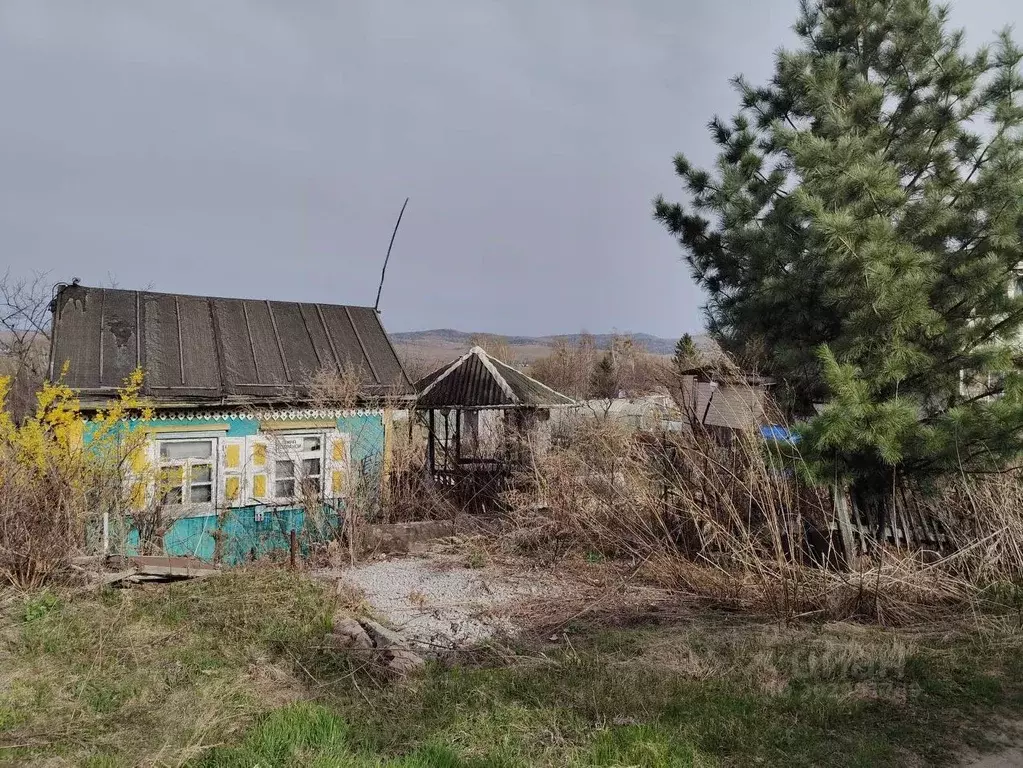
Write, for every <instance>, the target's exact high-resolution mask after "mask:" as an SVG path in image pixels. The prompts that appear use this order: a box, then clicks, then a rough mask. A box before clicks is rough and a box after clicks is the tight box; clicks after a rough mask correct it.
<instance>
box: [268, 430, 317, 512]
mask: <svg viewBox="0 0 1023 768" xmlns="http://www.w3.org/2000/svg"><path fill="white" fill-rule="evenodd" d="M332 434H334V432H333V431H332V430H305V429H303V430H296V431H294V432H291V431H283V430H282V431H280V432H275V433H274V434H273V435H272V436H270V438H269V443H270V456H269V457H268V459H269V460H268V464H269V466H268V467H267V469H268V470H269V472H268V473H267V474H268V477H267V486H268V487H267V494H268V496H269V499H270V501H271V502H272V503H273V504H275V505H278V506H279V505H285V504H291V505H294V504H297V503H300V502H301V501H302V499H303V498H304V497H303V495H302V494H301V493H299V483H301V482H302V481H303V480H304V479H305V478H304V475H303V471H302V468H303V465H304V463H305V462H306V461H309V460H314V459H318V460H319V462H320V473H319V475H318V477H319V483H320V487H319V493H318V497H319V498H320V499H321V500H322V499H326V498H329V496H328V494H327V493H326V491H327V488H328V487H329V482H330V476H329V475H328V472H327V464H328V461H327V455H328V454H327V451H328V446H329V444H330V438H331V435H332ZM313 438H315V439H318V440H319V441H320V446H319V448H318V449H315V450H305V449H304V446H303V448H301V449H298V450H297V451H296V450H295V449H293V448H291V447H288V446H285V445H284V441H285V440H299V441H303V442H304V441H305V440H309V439H313ZM278 462H291V464H292V470H293V473H294V474H293V475H292V476H290V477H279V476H278V474H277V464H278ZM288 480H293V482H294V489H293V492H292V494H291V495H286V494H279V493H278V492H277V483H278V482H279V481H280V482H286V481H288Z"/></svg>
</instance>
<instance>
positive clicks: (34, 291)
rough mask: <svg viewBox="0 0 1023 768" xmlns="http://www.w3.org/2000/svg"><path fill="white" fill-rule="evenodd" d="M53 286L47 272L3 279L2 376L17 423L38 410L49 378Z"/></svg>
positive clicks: (0, 306) (0, 321) (0, 307)
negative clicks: (38, 392) (7, 383)
mask: <svg viewBox="0 0 1023 768" xmlns="http://www.w3.org/2000/svg"><path fill="white" fill-rule="evenodd" d="M50 291H51V283H50V279H49V276H48V275H47V274H46V273H45V272H35V273H33V274H32V275H31V276H29V277H21V278H18V277H15V276H14V275H12V274H11V273H10V271H8V272H6V273H5V274H4V275H3V276H2V277H0V376H10V377H11V384H10V390H9V392H8V395H7V408H8V409H9V411H10V412H11V414H12V415H13V416H14V418H15V420H16V421H20V420H21V419H23V418H24V417H25V416H27V415H29V414H30V413H31V411H32V410H33V408H34V407H35V393H36V390H38V389H39V387H40V386H41V385H42V383H43V380H44V379H45V378H46V368H47V365H48V359H47V350H48V344H49V340H50V323H49V319H50V313H49V304H50Z"/></svg>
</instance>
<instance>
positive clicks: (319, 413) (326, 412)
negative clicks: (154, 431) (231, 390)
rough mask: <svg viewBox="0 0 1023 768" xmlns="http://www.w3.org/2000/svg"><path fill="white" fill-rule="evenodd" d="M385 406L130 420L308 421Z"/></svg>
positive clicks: (373, 412) (378, 411)
mask: <svg viewBox="0 0 1023 768" xmlns="http://www.w3.org/2000/svg"><path fill="white" fill-rule="evenodd" d="M383 412H384V409H383V408H349V409H344V408H294V409H288V410H283V411H267V410H244V411H240V410H239V411H200V412H195V411H157V412H156V414H155V415H154V416H153V418H151V419H140V418H138V417H133V418H131V419H130V421H164V420H169V419H175V420H183V421H199V422H207V421H221V422H222V421H227V420H230V419H238V420H243V421H252V420H255V421H307V420H314V419H341V418H347V417H351V416H377V415H382V414H383Z"/></svg>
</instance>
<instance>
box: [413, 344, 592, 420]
mask: <svg viewBox="0 0 1023 768" xmlns="http://www.w3.org/2000/svg"><path fill="white" fill-rule="evenodd" d="M416 390H417V391H418V392H419V398H418V399H417V400H416V408H419V409H420V410H428V409H431V408H553V407H560V406H566V405H575V404H576V403H575V401H574V400H573V399H572V398H570V397H568V396H566V395H563V394H561V393H560V392H555V391H554V390H553V389H551V388H550V387H548V386H547V385H546V384H541V383H540V382H539V381H537V380H536V379H531V378H530V377H529V376H527V375H526V374H524V373H522V371H517V370H515V369H514V368H512V367H511V366H510V365H506V364H505V363H502V362H501V361H500V360H495V359H494V358H492V357H490V356H489V355H488V354H487V353H486V352H485V351H484V350H483V349H482V348H481V347H473V348H472V349H470V350H469V351H468V352H466V353H465V354H464V355H462V356H461V357H460V358H458V359H457V360H455V361H454V362H453V363H449V364H448V365H445V366H442V367H440V368H438V369H437V370H436V371H434V372H433V373H431V374H429V375H428V376H425V377H423V378H422V379H420V380H419V381H418V382H417V383H416Z"/></svg>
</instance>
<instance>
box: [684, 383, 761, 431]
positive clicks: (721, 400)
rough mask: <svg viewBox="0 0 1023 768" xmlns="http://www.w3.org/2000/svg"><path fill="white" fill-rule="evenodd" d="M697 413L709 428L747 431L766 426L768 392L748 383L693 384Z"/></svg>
mask: <svg viewBox="0 0 1023 768" xmlns="http://www.w3.org/2000/svg"><path fill="white" fill-rule="evenodd" d="M692 386H693V387H694V391H693V393H692V397H693V403H694V410H695V413H696V416H697V418H698V419H700V420H701V421H702V422H703V423H704V424H706V425H707V426H709V427H725V428H727V429H738V430H746V429H752V428H754V427H758V426H760V425H762V424H766V423H767V415H766V412H765V402H764V401H765V397H766V393H765V391H764V390H763V389H762V388H760V387H755V386H749V385H745V384H739V385H735V384H730V383H722V384H711V383H709V382H704V381H694V382H693V383H692Z"/></svg>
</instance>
